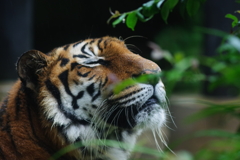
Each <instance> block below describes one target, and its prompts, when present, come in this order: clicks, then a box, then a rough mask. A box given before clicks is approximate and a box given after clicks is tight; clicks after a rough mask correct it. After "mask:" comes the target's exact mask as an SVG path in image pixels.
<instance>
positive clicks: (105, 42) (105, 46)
mask: <svg viewBox="0 0 240 160" xmlns="http://www.w3.org/2000/svg"><path fill="white" fill-rule="evenodd" d="M107 44H108V42H107V40H105V41H104V49H106V48H107Z"/></svg>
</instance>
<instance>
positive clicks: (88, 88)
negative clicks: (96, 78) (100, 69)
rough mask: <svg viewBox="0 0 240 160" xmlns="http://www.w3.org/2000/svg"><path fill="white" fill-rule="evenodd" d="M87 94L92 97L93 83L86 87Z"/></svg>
mask: <svg viewBox="0 0 240 160" xmlns="http://www.w3.org/2000/svg"><path fill="white" fill-rule="evenodd" d="M87 92H88V94H89V95H90V96H93V93H94V83H92V84H90V85H89V86H88V87H87Z"/></svg>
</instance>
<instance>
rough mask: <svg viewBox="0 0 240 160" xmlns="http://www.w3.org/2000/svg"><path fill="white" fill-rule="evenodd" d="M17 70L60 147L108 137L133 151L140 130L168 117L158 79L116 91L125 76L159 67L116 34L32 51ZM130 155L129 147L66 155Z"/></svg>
mask: <svg viewBox="0 0 240 160" xmlns="http://www.w3.org/2000/svg"><path fill="white" fill-rule="evenodd" d="M17 69H18V74H19V77H20V79H21V81H22V83H23V85H24V86H25V87H26V88H27V89H30V90H31V91H32V92H31V93H32V95H33V97H36V99H35V102H36V103H37V104H38V105H39V111H38V112H39V115H40V116H39V117H40V120H41V126H42V128H43V130H44V134H46V135H47V136H46V137H49V139H51V137H54V138H52V139H51V140H50V141H51V143H52V144H53V145H58V148H61V147H62V146H64V145H67V144H72V143H76V142H79V141H81V142H83V143H84V142H88V141H90V140H95V139H107V140H108V139H109V140H116V141H121V142H124V143H128V144H130V150H131V148H132V147H134V144H135V141H136V138H137V136H138V135H140V133H141V132H142V130H144V129H147V128H150V129H158V128H161V127H162V125H163V124H164V123H165V121H166V113H165V112H166V111H165V107H166V93H165V90H164V85H163V83H162V81H161V80H160V78H158V79H157V80H154V81H149V82H144V83H138V82H136V84H133V85H130V86H128V87H126V88H124V89H123V90H121V91H120V92H119V93H114V91H113V90H114V87H115V85H116V84H119V83H121V82H122V81H124V80H126V79H133V80H134V79H135V78H136V77H139V76H141V75H145V74H158V73H160V71H161V70H160V68H159V66H158V65H157V64H155V63H154V62H152V61H150V60H147V59H145V58H143V57H141V56H139V55H137V54H134V53H132V52H131V51H130V50H128V48H127V47H126V45H125V44H124V42H123V41H121V40H118V39H116V38H112V37H103V38H98V39H87V40H84V41H79V42H76V43H73V44H68V45H65V46H62V47H58V48H56V49H54V50H53V51H51V52H50V53H48V54H43V53H41V52H40V51H36V50H32V51H29V52H27V53H25V54H24V55H23V56H22V57H21V58H20V59H19V61H18V65H17ZM55 148H56V147H55ZM71 154H72V155H71ZM129 155H130V151H129V150H125V149H118V148H114V147H101V146H98V147H96V146H95V147H93V146H86V147H82V148H80V149H78V150H77V151H76V152H74V153H69V156H72V157H75V158H76V159H95V158H99V159H104V160H105V159H111V160H118V159H119V160H124V159H127V158H128V157H129Z"/></svg>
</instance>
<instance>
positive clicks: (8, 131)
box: [5, 114, 20, 155]
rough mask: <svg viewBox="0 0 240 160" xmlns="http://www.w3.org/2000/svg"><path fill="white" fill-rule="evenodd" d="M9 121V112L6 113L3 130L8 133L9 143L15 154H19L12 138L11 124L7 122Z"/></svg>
mask: <svg viewBox="0 0 240 160" xmlns="http://www.w3.org/2000/svg"><path fill="white" fill-rule="evenodd" d="M9 122H10V120H9V114H7V124H6V126H5V131H6V132H7V133H8V135H9V138H10V140H11V144H12V146H13V148H14V150H15V151H16V155H19V154H20V153H19V152H18V148H17V146H16V143H15V141H14V140H13V135H12V130H11V126H10V125H9V124H10V123H9Z"/></svg>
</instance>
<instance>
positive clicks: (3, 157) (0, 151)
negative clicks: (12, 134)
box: [0, 148, 6, 159]
mask: <svg viewBox="0 0 240 160" xmlns="http://www.w3.org/2000/svg"><path fill="white" fill-rule="evenodd" d="M0 158H2V159H6V158H5V156H4V153H3V150H2V149H1V148H0Z"/></svg>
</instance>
